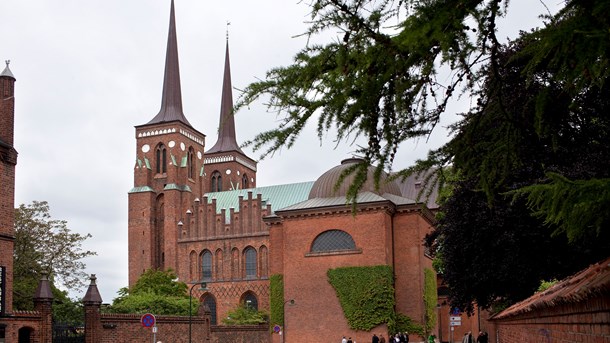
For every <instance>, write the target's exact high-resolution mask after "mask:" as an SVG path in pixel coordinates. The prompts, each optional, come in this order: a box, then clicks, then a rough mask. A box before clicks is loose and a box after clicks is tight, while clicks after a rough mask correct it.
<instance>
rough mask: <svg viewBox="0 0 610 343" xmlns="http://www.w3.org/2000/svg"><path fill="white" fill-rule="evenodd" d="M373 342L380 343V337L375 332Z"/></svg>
mask: <svg viewBox="0 0 610 343" xmlns="http://www.w3.org/2000/svg"><path fill="white" fill-rule="evenodd" d="M371 343H379V337H377V335H376V334H373V339H372V341H371Z"/></svg>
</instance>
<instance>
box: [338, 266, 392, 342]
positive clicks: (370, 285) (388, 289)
mask: <svg viewBox="0 0 610 343" xmlns="http://www.w3.org/2000/svg"><path fill="white" fill-rule="evenodd" d="M327 276H328V281H329V283H330V284H331V285H332V286H333V287H334V289H335V292H336V293H337V296H338V298H339V302H340V303H341V307H342V308H343V313H344V315H345V318H346V319H347V322H348V324H349V326H350V328H351V329H353V330H364V331H370V330H371V329H373V328H374V327H376V326H378V325H380V324H383V323H388V326H389V327H395V325H396V314H395V312H394V286H393V278H394V276H393V273H392V268H391V267H389V266H371V267H346V268H337V269H330V270H328V272H327Z"/></svg>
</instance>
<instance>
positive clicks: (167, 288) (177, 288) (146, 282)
mask: <svg viewBox="0 0 610 343" xmlns="http://www.w3.org/2000/svg"><path fill="white" fill-rule="evenodd" d="M177 279H178V276H176V274H175V273H174V271H173V270H171V269H169V270H165V271H163V270H155V269H148V270H146V271H145V272H144V273H143V274H142V275H140V277H139V278H138V281H137V282H136V284H135V285H133V287H132V288H131V289H130V290H129V293H130V294H139V293H147V292H153V293H157V294H159V295H165V296H172V297H184V296H185V295H186V294H187V291H188V286H187V285H186V283H184V282H181V281H176V280H177Z"/></svg>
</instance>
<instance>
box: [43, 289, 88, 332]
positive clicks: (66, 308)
mask: <svg viewBox="0 0 610 343" xmlns="http://www.w3.org/2000/svg"><path fill="white" fill-rule="evenodd" d="M51 291H52V292H53V305H52V307H53V321H54V322H56V323H71V324H82V323H84V322H85V310H84V309H83V303H82V301H80V300H78V299H70V297H69V296H68V292H66V291H61V290H59V289H57V288H55V287H51Z"/></svg>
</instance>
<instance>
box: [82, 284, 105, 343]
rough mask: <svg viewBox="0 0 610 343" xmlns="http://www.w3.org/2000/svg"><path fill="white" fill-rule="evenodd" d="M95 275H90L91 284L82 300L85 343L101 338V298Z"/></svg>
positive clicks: (94, 341)
mask: <svg viewBox="0 0 610 343" xmlns="http://www.w3.org/2000/svg"><path fill="white" fill-rule="evenodd" d="M95 280H97V278H96V277H95V274H91V283H90V284H89V288H87V293H86V294H85V297H84V298H83V305H84V307H85V343H96V342H98V341H99V337H101V327H102V324H101V315H100V308H101V307H102V296H101V295H100V292H99V291H98V290H97V285H96V284H95Z"/></svg>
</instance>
